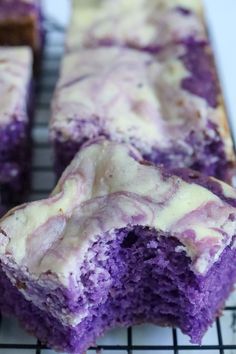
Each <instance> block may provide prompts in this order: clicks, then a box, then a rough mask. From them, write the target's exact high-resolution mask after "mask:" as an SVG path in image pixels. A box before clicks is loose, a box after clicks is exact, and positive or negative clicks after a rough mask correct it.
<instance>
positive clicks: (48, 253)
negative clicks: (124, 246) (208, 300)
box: [0, 140, 236, 287]
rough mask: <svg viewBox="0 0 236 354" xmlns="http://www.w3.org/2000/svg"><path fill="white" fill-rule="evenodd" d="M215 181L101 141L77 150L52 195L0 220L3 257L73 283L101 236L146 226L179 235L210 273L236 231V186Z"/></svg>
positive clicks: (34, 273)
mask: <svg viewBox="0 0 236 354" xmlns="http://www.w3.org/2000/svg"><path fill="white" fill-rule="evenodd" d="M185 179H186V178H185ZM215 183H217V184H218V189H217V188H213V191H211V190H210V189H207V188H206V187H205V186H204V184H202V185H199V184H197V183H194V180H193V181H190V182H189V181H188V182H186V181H185V180H184V179H182V178H181V177H179V176H176V175H174V174H173V175H171V174H168V173H166V171H165V170H163V169H162V168H159V167H156V166H153V165H150V164H147V163H146V162H143V161H142V160H141V156H140V155H139V153H138V152H137V151H136V150H135V149H133V148H132V147H130V146H128V145H125V144H118V143H114V142H109V141H106V140H98V141H97V142H94V143H91V144H89V145H87V146H85V147H84V148H83V149H82V150H81V151H80V152H79V153H78V154H77V155H76V157H75V158H74V160H73V161H72V163H71V164H70V165H69V166H68V168H67V169H66V170H65V172H64V173H63V175H62V177H61V179H60V180H59V182H58V184H57V186H56V188H55V189H54V191H53V192H52V194H51V196H50V197H49V198H48V199H45V200H41V201H36V202H31V203H28V204H24V205H21V206H19V207H17V208H15V209H13V210H11V211H10V212H9V213H8V214H6V216H5V217H4V218H2V219H1V222H0V259H1V261H2V262H3V263H4V264H7V265H8V266H10V267H12V268H13V269H16V270H17V269H22V270H23V269H24V270H26V271H27V272H29V274H30V275H31V277H32V278H33V279H38V278H39V277H40V279H46V278H47V277H49V278H50V277H53V279H55V280H56V281H57V282H59V283H61V284H63V285H64V286H67V287H69V286H70V282H71V281H73V282H75V283H76V279H78V276H79V272H80V265H81V263H82V262H83V259H84V257H85V255H86V252H87V250H88V249H89V247H90V246H91V245H92V244H93V242H95V241H96V239H97V237H99V236H100V237H101V236H102V235H103V234H104V233H106V232H108V231H110V230H114V229H121V228H125V227H132V226H136V225H140V226H147V227H150V228H154V229H156V230H158V231H163V232H164V233H166V234H168V233H169V234H170V235H172V236H175V237H176V238H177V239H178V240H179V241H180V242H181V243H182V244H183V247H182V248H181V249H184V250H185V251H186V253H187V254H188V256H189V257H190V258H191V260H192V264H191V267H192V269H193V270H194V271H195V272H196V273H199V274H205V273H206V272H207V271H208V269H209V268H210V267H211V266H212V265H213V263H214V262H216V261H217V260H218V259H219V256H220V255H221V253H222V252H223V250H224V249H225V247H227V246H228V245H230V244H231V242H232V238H233V236H234V235H235V231H236V208H235V207H234V206H233V205H235V199H236V191H235V190H234V189H233V188H232V187H230V186H227V185H226V184H224V183H222V182H219V181H218V182H216V181H215ZM230 201H234V202H230ZM176 251H178V250H176ZM45 277H46V278H45Z"/></svg>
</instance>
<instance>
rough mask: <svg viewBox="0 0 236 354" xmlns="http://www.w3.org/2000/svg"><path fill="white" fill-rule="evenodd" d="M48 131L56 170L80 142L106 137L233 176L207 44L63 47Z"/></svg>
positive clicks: (149, 154) (153, 156)
mask: <svg viewBox="0 0 236 354" xmlns="http://www.w3.org/2000/svg"><path fill="white" fill-rule="evenodd" d="M50 130H51V138H52V141H53V143H54V147H55V156H56V170H57V173H58V175H59V174H60V173H61V172H62V171H63V170H64V168H65V167H66V166H67V165H68V164H69V163H70V161H71V159H72V158H73V157H74V155H75V153H76V152H77V151H78V150H79V148H80V147H81V145H82V144H83V143H84V142H85V141H87V140H89V139H93V138H97V137H98V136H104V137H106V138H108V139H110V140H114V141H118V142H126V143H127V142H128V143H131V144H132V145H134V146H135V147H136V148H138V150H139V151H140V152H141V154H142V156H143V157H144V158H145V159H147V160H149V161H152V162H154V163H161V164H164V165H165V166H167V167H168V168H175V167H189V168H193V169H196V170H198V171H200V172H202V173H204V174H205V175H211V176H215V177H218V178H220V179H223V180H225V181H230V180H231V175H232V166H233V165H234V162H235V157H234V152H233V147H232V139H231V136H230V133H229V129H228V125H227V118H226V114H225V110H224V106H223V103H222V98H221V95H220V91H219V87H218V81H217V78H216V72H215V67H214V63H213V61H212V56H211V52H210V48H209V46H208V45H207V44H205V43H199V42H198V43H197V42H194V41H192V42H188V43H186V44H185V45H176V46H170V47H168V48H166V49H165V50H164V49H163V50H162V51H161V52H159V54H158V55H155V56H153V55H151V54H149V53H145V52H141V51H136V50H132V49H128V48H119V47H101V48H96V49H82V50H78V51H76V52H73V53H70V54H67V55H66V56H65V57H64V59H63V63H62V68H61V74H60V79H59V81H58V84H57V88H56V91H55V94H54V99H53V102H52V119H51V123H50Z"/></svg>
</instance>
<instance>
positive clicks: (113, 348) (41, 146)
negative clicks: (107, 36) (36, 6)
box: [0, 21, 236, 354]
mask: <svg viewBox="0 0 236 354" xmlns="http://www.w3.org/2000/svg"><path fill="white" fill-rule="evenodd" d="M47 30H48V31H49V35H50V34H51V33H52V32H53V31H54V32H55V31H58V32H60V33H62V28H61V27H60V26H57V25H55V23H52V24H51V25H50V23H49V22H48V21H47ZM52 45H53V43H50V50H51V47H52ZM62 45H63V41H61V46H62ZM57 46H58V44H57ZM52 52H53V51H52ZM43 60H44V63H43V68H44V64H45V63H47V62H48V60H50V61H51V62H53V63H55V65H51V66H50V67H52V68H53V70H52V71H50V70H49V69H47V68H45V69H43V71H42V75H41V79H40V82H39V83H38V84H37V96H38V97H37V99H36V102H37V105H36V111H39V110H42V109H43V110H45V114H46V115H45V120H44V121H37V120H36V122H35V125H34V129H35V130H37V129H42V130H45V132H47V125H48V123H47V119H48V117H49V107H50V99H51V95H52V92H53V88H54V85H55V82H56V80H57V70H55V67H58V61H59V60H60V55H58V54H56V55H54V54H51V55H50V56H49V55H48V54H45V57H44V59H43ZM44 78H47V79H48V78H50V80H48V81H47V82H46V81H45V83H43V79H44ZM45 92H46V93H47V94H48V95H47V99H45V98H44V99H42V97H40V96H41V95H42V93H45ZM33 149H34V151H35V150H36V149H38V150H40V151H41V153H42V156H43V155H44V153H45V149H47V150H50V145H49V143H48V142H47V141H46V142H45V141H41V140H40V139H37V138H36V139H34V146H33ZM32 171H33V173H35V174H41V173H48V172H52V167H51V166H46V165H42V164H40V166H39V165H37V164H35V165H33V167H32ZM49 192H50V188H49V187H48V186H47V185H45V187H43V188H42V187H38V186H37V185H34V184H33V187H32V190H31V194H32V197H33V198H32V199H37V198H39V197H41V198H43V197H45V196H47V195H48V193H49ZM224 311H227V312H230V313H231V314H232V321H233V320H234V325H235V323H236V315H235V314H236V306H228V307H225V309H224ZM232 326H233V322H232ZM235 327H236V326H235ZM216 330H217V337H218V341H217V343H215V344H212V345H202V346H197V345H191V344H189V345H181V344H179V343H178V333H177V331H176V329H174V328H173V329H172V332H170V333H172V343H173V344H171V345H169V344H168V345H158V344H157V345H134V343H133V342H134V341H133V331H132V327H130V328H128V329H127V344H126V345H100V346H98V347H92V348H90V349H92V350H95V351H97V353H100V351H104V352H107V353H116V352H118V351H121V350H122V351H124V352H126V353H127V354H133V352H134V351H135V352H140V353H149V352H153V351H155V352H157V353H162V352H163V351H165V352H169V353H174V354H180V353H181V351H187V352H191V351H194V350H199V351H202V352H203V353H211V351H212V350H214V353H215V351H218V353H219V354H226V351H227V353H229V352H230V353H231V354H236V343H235V344H232V345H228V344H224V341H223V335H222V328H221V321H220V319H217V320H216ZM233 330H234V329H233V327H232V331H233ZM157 340H158V339H157ZM0 349H15V350H20V349H24V352H25V353H26V354H27V352H28V350H29V351H31V352H32V350H35V354H42V350H46V351H47V350H48V348H47V347H46V346H45V345H42V344H41V343H40V341H37V343H36V344H22V343H16V344H9V343H2V342H0ZM208 351H209V352H208Z"/></svg>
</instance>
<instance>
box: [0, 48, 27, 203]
mask: <svg viewBox="0 0 236 354" xmlns="http://www.w3.org/2000/svg"><path fill="white" fill-rule="evenodd" d="M31 67H32V54H31V50H30V49H29V48H27V47H14V48H13V47H11V48H9V47H8V48H6V47H4V48H3V47H2V48H1V49H0V194H1V201H0V204H11V203H14V202H19V201H20V200H23V197H24V191H25V190H26V189H27V188H28V187H27V184H28V183H29V179H28V175H29V164H30V146H29V128H30V117H29V116H30V108H32V107H31V106H32V96H31V95H32V92H31V90H32V87H31V75H32V69H31Z"/></svg>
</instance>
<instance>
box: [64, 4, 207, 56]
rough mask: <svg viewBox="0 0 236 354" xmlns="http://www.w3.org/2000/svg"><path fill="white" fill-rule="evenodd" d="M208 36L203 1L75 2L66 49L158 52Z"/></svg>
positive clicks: (201, 39)
mask: <svg viewBox="0 0 236 354" xmlns="http://www.w3.org/2000/svg"><path fill="white" fill-rule="evenodd" d="M206 37H207V35H206V30H205V25H204V17H203V7H202V2H201V1H200V0H128V1H127V0H116V1H111V0H86V1H84V0H74V1H73V10H72V16H71V23H70V26H69V30H68V34H67V40H66V48H67V51H73V50H76V49H78V48H81V47H87V48H92V47H93V48H94V47H98V46H111V45H115V46H124V47H130V48H135V49H140V50H148V51H151V52H156V51H158V50H160V48H162V47H163V46H165V45H167V44H170V43H172V44H173V43H178V42H183V41H186V40H189V39H190V38H194V39H195V40H196V41H205V40H206Z"/></svg>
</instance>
